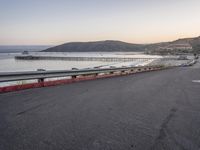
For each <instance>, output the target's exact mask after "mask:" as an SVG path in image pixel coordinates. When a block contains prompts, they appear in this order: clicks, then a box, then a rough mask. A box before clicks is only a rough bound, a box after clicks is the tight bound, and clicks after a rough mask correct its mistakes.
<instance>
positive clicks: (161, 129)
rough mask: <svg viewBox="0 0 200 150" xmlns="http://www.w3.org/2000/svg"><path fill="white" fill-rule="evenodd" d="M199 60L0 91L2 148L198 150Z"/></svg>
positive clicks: (199, 126) (199, 112)
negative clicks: (153, 69)
mask: <svg viewBox="0 0 200 150" xmlns="http://www.w3.org/2000/svg"><path fill="white" fill-rule="evenodd" d="M199 66H200V65H199V64H197V65H196V66H194V67H188V68H186V67H185V68H174V69H168V70H162V71H156V72H148V73H140V74H134V75H129V76H124V77H114V78H108V79H99V80H94V81H84V82H79V83H74V84H70V85H61V86H54V87H46V88H38V89H29V90H24V91H18V92H11V93H4V94H0V150H199V149H200V82H198V81H199V80H200V67H199Z"/></svg>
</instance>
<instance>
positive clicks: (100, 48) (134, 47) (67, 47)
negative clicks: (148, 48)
mask: <svg viewBox="0 0 200 150" xmlns="http://www.w3.org/2000/svg"><path fill="white" fill-rule="evenodd" d="M143 46H144V45H142V44H131V43H126V42H121V41H112V40H107V41H97V42H71V43H66V44H62V45H59V46H55V47H52V48H48V49H46V50H44V52H113V51H116V52H124V51H127V52H131V51H142V50H143Z"/></svg>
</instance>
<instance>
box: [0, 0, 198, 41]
mask: <svg viewBox="0 0 200 150" xmlns="http://www.w3.org/2000/svg"><path fill="white" fill-rule="evenodd" d="M195 36H200V0H0V45H56V44H61V43H66V42H71V41H99V40H121V41H125V42H131V43H155V42H160V41H172V40H175V39H178V38H184V37H195Z"/></svg>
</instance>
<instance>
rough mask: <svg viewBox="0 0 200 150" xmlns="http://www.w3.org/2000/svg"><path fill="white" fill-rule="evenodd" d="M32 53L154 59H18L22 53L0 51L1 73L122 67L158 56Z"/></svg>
mask: <svg viewBox="0 0 200 150" xmlns="http://www.w3.org/2000/svg"><path fill="white" fill-rule="evenodd" d="M29 54H31V55H40V56H41V55H42V56H61V57H67V56H70V57H73V56H76V57H77V56H79V57H86V56H87V57H124V58H125V57H144V58H148V57H150V58H152V60H147V61H141V60H135V61H131V62H104V61H67V60H17V59H15V56H17V55H22V54H21V53H0V73H2V72H21V71H36V70H37V69H45V70H71V69H72V68H77V69H86V68H91V69H92V68H94V67H100V68H109V67H111V66H115V67H122V66H127V67H128V66H138V65H146V64H148V63H150V62H152V61H153V60H155V59H157V58H158V56H146V55H141V54H133V53H40V52H31V53H29ZM48 80H52V79H48ZM53 80H54V79H53ZM31 82H36V80H31V81H16V82H6V83H0V87H3V86H9V85H15V84H18V85H19V84H24V83H31Z"/></svg>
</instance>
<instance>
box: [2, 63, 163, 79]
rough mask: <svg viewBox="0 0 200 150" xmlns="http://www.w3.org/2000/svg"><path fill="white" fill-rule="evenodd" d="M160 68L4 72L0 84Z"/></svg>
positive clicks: (156, 67)
mask: <svg viewBox="0 0 200 150" xmlns="http://www.w3.org/2000/svg"><path fill="white" fill-rule="evenodd" d="M160 68H162V66H145V67H122V68H105V69H83V70H58V71H45V70H44V71H43V70H41V71H27V72H5V73H0V82H9V81H20V80H33V79H37V80H38V82H43V81H44V79H46V78H57V77H69V76H71V77H72V78H76V77H77V76H81V75H85V76H87V75H98V74H100V73H109V74H113V73H115V72H122V73H123V72H126V71H130V72H131V71H132V72H134V71H135V72H142V71H148V70H149V71H150V70H156V69H160Z"/></svg>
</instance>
